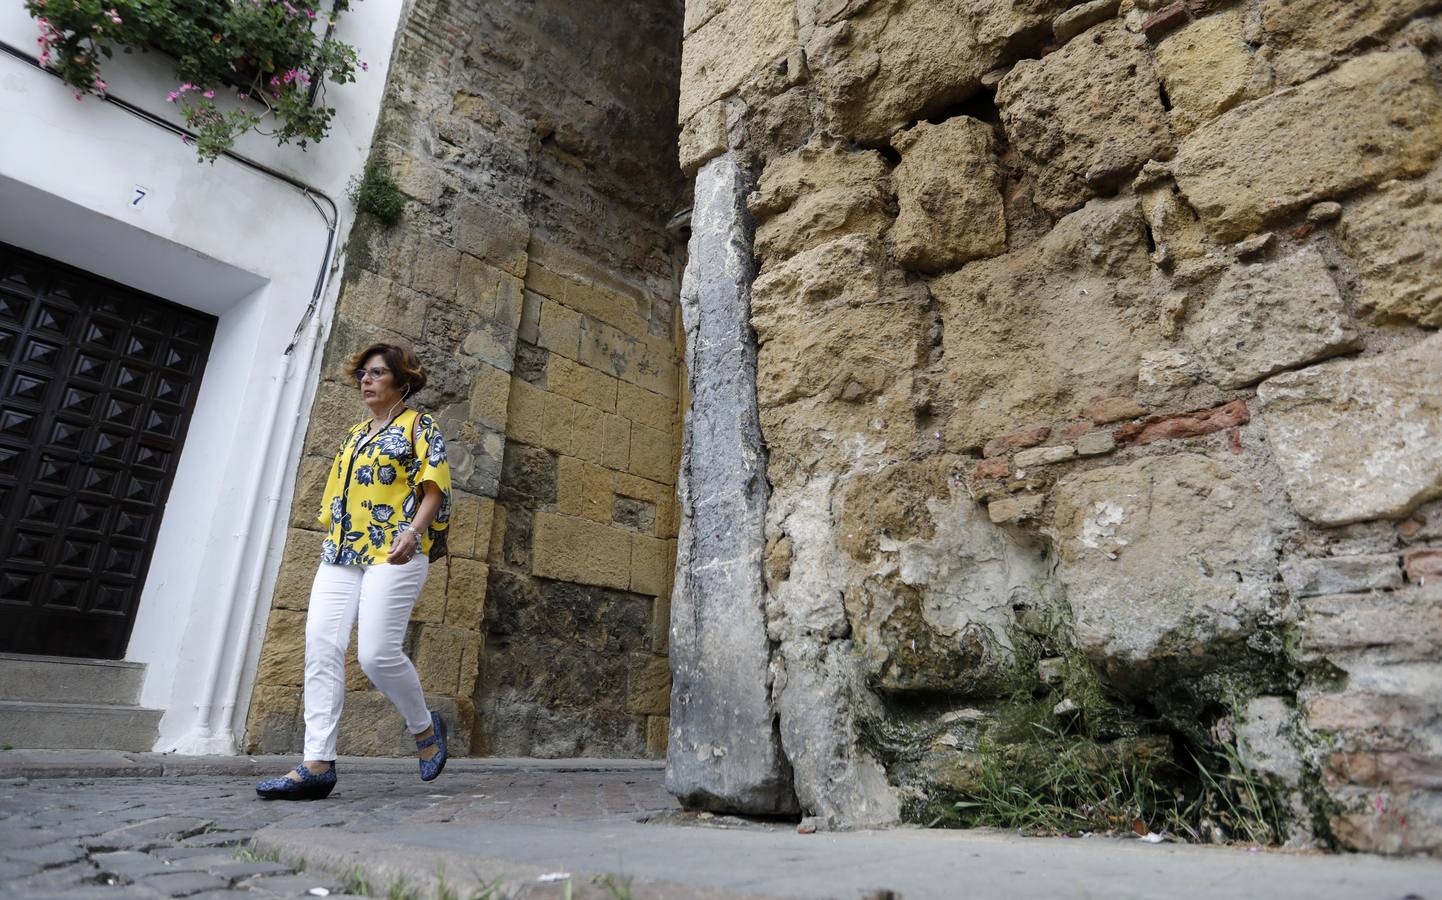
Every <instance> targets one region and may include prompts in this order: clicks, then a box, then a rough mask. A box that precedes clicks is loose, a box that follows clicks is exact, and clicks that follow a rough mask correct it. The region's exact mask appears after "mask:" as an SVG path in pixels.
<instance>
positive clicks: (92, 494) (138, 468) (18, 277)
mask: <svg viewBox="0 0 1442 900" xmlns="http://www.w3.org/2000/svg"><path fill="white" fill-rule="evenodd" d="M214 336H215V318H214V317H213V316H208V315H206V314H204V313H199V312H196V311H195V310H191V309H186V308H184V307H181V306H177V305H175V304H173V303H169V302H167V301H165V300H161V299H160V298H158V297H152V296H150V295H148V294H142V293H140V292H138V291H134V290H131V289H129V288H126V287H122V286H120V285H117V284H114V283H112V282H109V281H105V280H103V279H100V278H97V277H95V276H93V275H88V274H86V273H84V272H80V271H78V270H76V269H72V268H70V267H68V266H64V265H62V264H60V263H57V262H54V261H53V260H48V259H44V258H42V257H39V256H35V255H34V254H31V253H27V252H25V251H22V250H19V249H17V248H15V247H11V246H8V245H5V244H0V651H4V652H9V653H45V654H53V655H57V656H84V657H91V658H97V659H120V658H121V657H123V656H124V654H125V645H126V642H127V641H128V640H129V637H130V627H131V625H132V624H133V622H134V621H135V611H136V606H137V604H138V603H139V600H140V591H141V588H142V587H143V585H144V584H145V575H146V572H147V570H148V569H149V567H150V558H151V550H152V548H153V547H154V544H155V536H156V533H157V532H158V531H159V529H160V516H161V513H162V511H163V510H164V508H165V501H166V498H167V496H168V495H169V493H170V484H171V481H172V480H173V479H174V476H175V468H176V463H177V462H178V460H179V458H180V447H181V444H182V443H183V442H184V440H185V431H186V427H187V426H188V424H189V422H190V415H191V412H192V411H193V410H194V408H195V395H196V393H197V391H198V390H199V388H200V377H201V374H202V372H203V371H204V369H205V361H206V358H207V357H208V355H209V353H210V345H211V340H212V339H213V338H214Z"/></svg>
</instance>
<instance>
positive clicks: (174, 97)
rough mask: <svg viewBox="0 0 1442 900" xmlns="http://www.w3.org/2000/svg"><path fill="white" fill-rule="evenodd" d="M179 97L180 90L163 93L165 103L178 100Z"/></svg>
mask: <svg viewBox="0 0 1442 900" xmlns="http://www.w3.org/2000/svg"><path fill="white" fill-rule="evenodd" d="M179 99H180V91H171V92H170V93H168V94H166V95H165V102H166V103H174V102H175V101H177V100H179Z"/></svg>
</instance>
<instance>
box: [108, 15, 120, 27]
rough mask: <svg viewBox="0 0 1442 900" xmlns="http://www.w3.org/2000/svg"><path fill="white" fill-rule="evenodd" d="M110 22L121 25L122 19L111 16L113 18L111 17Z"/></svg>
mask: <svg viewBox="0 0 1442 900" xmlns="http://www.w3.org/2000/svg"><path fill="white" fill-rule="evenodd" d="M110 21H112V22H114V23H115V24H116V25H119V24H120V17H119V16H111V17H110Z"/></svg>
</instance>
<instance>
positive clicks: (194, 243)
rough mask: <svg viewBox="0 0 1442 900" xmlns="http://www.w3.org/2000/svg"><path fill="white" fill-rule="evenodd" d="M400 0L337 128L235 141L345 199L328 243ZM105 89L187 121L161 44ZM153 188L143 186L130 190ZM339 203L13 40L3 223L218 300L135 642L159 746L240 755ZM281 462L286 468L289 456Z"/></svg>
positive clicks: (361, 36) (335, 99) (393, 3)
mask: <svg viewBox="0 0 1442 900" xmlns="http://www.w3.org/2000/svg"><path fill="white" fill-rule="evenodd" d="M402 7H403V0H363V2H359V3H356V4H354V5H353V7H352V9H351V11H350V12H349V13H347V14H346V15H345V17H344V18H343V19H342V20H341V22H340V25H339V27H338V29H337V32H336V37H337V38H338V39H340V40H344V41H347V42H349V43H351V44H353V45H354V46H356V47H357V49H358V50H359V52H360V56H361V58H362V59H363V60H366V61H367V63H368V64H369V70H368V71H365V72H361V73H358V75H359V81H358V82H357V83H355V84H350V85H346V86H344V87H336V86H334V85H331V86H330V88H329V94H328V97H327V103H328V104H329V105H332V106H334V107H335V108H336V110H337V113H336V117H335V119H334V121H333V124H332V129H331V133H330V135H329V136H328V137H327V138H326V139H325V140H324V141H322V142H321V143H319V144H315V145H312V146H311V147H310V149H309V150H307V151H302V150H300V149H299V148H296V147H294V146H287V147H277V146H275V144H274V143H273V142H271V141H270V140H268V139H266V138H263V137H260V136H256V135H250V136H246V137H245V138H243V139H242V140H241V141H239V142H238V144H237V146H236V148H235V149H236V151H237V152H239V153H241V154H243V155H245V156H247V157H249V158H250V159H253V160H255V161H256V162H258V163H260V164H261V165H263V166H265V167H267V168H269V169H272V170H274V171H275V172H279V173H283V174H284V175H286V176H289V177H290V178H291V179H293V180H295V181H298V182H301V183H303V184H304V185H306V186H307V187H309V188H311V189H312V190H313V191H314V192H315V194H316V195H324V196H325V197H329V198H331V199H333V200H334V201H335V203H336V205H337V206H338V208H339V221H338V222H335V223H334V224H335V225H336V232H337V233H336V234H335V235H334V245H333V246H334V247H335V248H339V247H340V246H341V245H342V243H343V240H344V237H345V232H346V230H347V229H348V227H349V224H350V220H351V210H350V208H349V204H348V203H347V201H346V200H345V194H346V191H347V187H348V183H349V182H350V180H351V179H352V177H354V176H355V175H357V174H358V173H359V172H360V171H361V170H362V168H363V166H364V162H365V159H366V156H367V153H368V151H369V147H370V143H371V137H372V135H373V133H374V131H375V125H376V120H377V117H378V114H379V109H380V103H381V98H382V94H383V91H384V86H385V77H386V70H387V66H388V63H389V60H390V58H391V50H392V47H393V44H394V40H395V34H396V28H397V26H398V24H399V22H400V19H401V13H402ZM37 34H38V30H37V28H36V25H35V23H34V21H33V20H32V19H31V18H30V16H29V15H28V14H27V13H26V12H25V10H24V7H23V5H22V3H21V0H0V41H4V42H5V43H7V44H10V45H12V46H15V47H19V48H21V49H23V50H26V51H32V52H33V50H34V48H35V37H36V35H37ZM105 75H106V78H107V81H108V82H109V84H110V91H111V94H112V95H113V96H115V97H117V98H119V99H123V100H125V101H128V102H129V103H131V104H133V105H135V106H138V107H140V108H142V109H144V110H146V111H147V112H151V113H154V114H158V115H160V116H162V117H165V118H167V119H168V120H170V121H172V122H176V123H181V119H180V117H179V114H178V113H179V111H178V110H177V109H176V108H175V107H174V106H172V105H171V104H168V103H166V102H165V94H166V93H167V92H168V91H170V90H173V89H174V87H175V85H174V80H173V78H172V77H171V75H170V74H169V67H168V63H167V61H166V60H165V59H164V58H162V57H159V56H158V55H156V54H135V55H132V56H121V55H119V54H117V56H116V58H115V60H114V62H113V64H110V65H107V67H106V68H105ZM137 187H140V188H143V189H145V191H146V196H145V198H144V200H143V201H142V202H141V203H140V204H139V205H138V206H137V205H135V204H134V203H133V201H134V199H135V197H136V188H137ZM330 215H331V207H330V205H329V203H328V202H327V201H326V200H324V199H321V198H320V197H319V196H317V197H316V198H312V197H311V196H308V195H307V193H306V191H305V190H303V189H301V188H299V187H297V186H295V185H294V184H288V183H286V182H285V181H284V180H282V179H279V178H275V177H272V176H269V175H267V174H265V173H263V172H258V171H256V170H254V169H251V168H248V167H245V166H242V165H240V164H238V163H236V162H234V161H232V160H228V159H221V160H219V161H217V162H216V163H215V164H214V165H207V164H200V163H198V162H197V159H196V155H195V150H194V148H192V147H190V146H187V145H185V144H184V143H182V141H181V140H180V138H179V137H178V136H176V135H175V134H174V133H171V132H169V131H167V130H165V129H163V128H161V127H158V126H156V125H155V124H153V123H150V122H146V121H144V120H143V119H141V118H138V117H136V116H134V115H131V114H130V113H128V112H126V111H124V110H123V109H120V108H119V107H117V106H115V105H112V104H107V103H103V102H100V101H98V100H96V99H94V98H87V99H85V100H82V101H76V100H75V99H74V97H73V96H72V94H71V92H70V90H69V88H68V87H67V86H66V85H64V84H63V83H61V82H60V81H59V80H58V79H56V78H54V77H53V76H51V75H49V74H47V73H44V72H41V71H39V70H38V69H36V68H34V67H33V66H30V65H27V64H25V63H24V62H22V61H19V60H16V59H14V58H13V57H11V56H8V55H6V54H3V53H0V241H3V242H6V243H10V244H13V245H16V246H19V247H22V248H25V249H27V250H30V251H32V252H35V253H39V254H42V255H45V256H49V257H52V258H54V259H58V260H60V261H62V262H65V263H68V264H70V265H73V266H76V267H77V268H80V269H84V270H86V271H89V272H93V273H95V274H97V275H100V276H103V277H105V278H109V279H112V280H114V281H118V282H121V283H123V284H126V285H129V286H131V287H134V288H137V289H139V290H143V291H146V292H148V293H152V294H156V295H158V296H161V297H164V298H166V299H168V300H171V301H173V302H176V303H179V304H182V305H185V306H189V307H193V308H195V309H200V310H203V311H205V312H208V313H211V314H212V315H215V316H217V317H218V318H219V322H218V325H217V330H216V335H215V340H214V344H213V346H212V349H211V354H210V358H209V361H208V363H207V366H206V370H205V376H204V379H203V381H202V383H201V388H200V393H199V395H198V399H197V404H196V410H195V414H194V417H193V419H192V420H191V423H190V430H189V433H188V435H187V437H186V442H185V446H184V449H183V451H182V454H181V457H180V460H179V466H178V469H177V472H176V476H175V482H174V484H173V486H172V488H171V492H170V497H169V500H168V502H167V505H166V509H165V514H164V517H163V519H162V522H161V527H160V532H159V535H158V537H157V540H156V545H155V549H154V555H153V558H152V561H151V565H150V570H149V574H148V576H147V579H146V583H145V587H144V590H143V592H142V594H141V598H140V605H139V612H138V614H137V618H136V621H135V627H134V630H133V632H132V635H131V639H130V644H129V647H128V649H127V653H126V658H127V659H130V660H134V661H137V662H143V663H145V664H146V665H147V671H146V680H145V686H144V688H143V691H142V696H141V703H142V705H143V706H146V707H150V708H156V709H163V710H164V711H165V715H164V717H163V719H162V720H161V725H160V739H159V741H158V743H157V745H156V749H157V750H177V751H179V752H185V753H230V752H234V751H235V735H236V734H239V733H241V725H242V724H243V722H244V716H245V713H246V704H247V702H248V699H249V695H250V689H251V681H252V678H253V672H254V668H255V661H256V657H257V656H258V654H259V649H260V648H259V636H260V634H262V633H263V629H264V625H265V616H266V612H267V610H268V608H269V594H270V589H271V585H272V584H273V581H274V576H275V572H276V570H277V568H278V566H279V562H280V559H279V557H280V551H281V547H282V545H283V543H284V532H285V522H286V518H287V508H286V507H287V505H288V503H289V498H290V496H291V490H292V487H293V477H294V471H295V468H296V461H297V459H298V453H299V446H300V440H301V437H302V436H303V433H304V425H305V421H304V419H305V417H306V416H307V415H308V413H309V409H310V401H311V398H312V396H313V392H314V388H315V383H316V376H317V368H318V365H319V358H320V354H319V352H318V351H317V350H316V346H317V344H318V342H320V341H323V339H324V334H323V333H318V327H317V326H318V325H319V324H321V323H322V322H328V319H329V310H331V309H332V308H333V305H334V299H335V294H336V291H337V288H338V285H337V284H336V282H335V280H334V279H328V280H327V282H326V285H325V291H324V294H323V296H322V297H321V303H320V306H319V316H318V317H316V316H312V317H310V321H309V322H308V327H307V329H305V330H303V331H302V336H303V339H302V341H301V343H300V345H299V346H298V347H297V348H296V350H295V352H293V353H290V354H287V353H286V348H287V346H288V345H290V344H291V343H292V339H293V337H294V336H295V335H296V331H297V326H298V325H300V324H301V323H302V321H303V319H304V318H305V316H306V311H307V308H308V307H309V305H310V304H311V302H312V298H313V296H314V293H315V290H316V286H317V284H318V280H319V278H320V276H321V275H322V270H323V266H325V263H326V260H327V259H328V258H331V262H332V265H330V266H326V267H325V271H326V274H327V275H329V274H331V273H333V272H334V271H335V269H336V265H335V264H334V262H335V261H334V259H333V258H332V257H333V255H331V256H330V257H328V249H329V248H330V247H332V244H331V237H332V236H331V233H330V226H331V223H330V222H328V221H327V217H329V216H330ZM277 467H278V468H277Z"/></svg>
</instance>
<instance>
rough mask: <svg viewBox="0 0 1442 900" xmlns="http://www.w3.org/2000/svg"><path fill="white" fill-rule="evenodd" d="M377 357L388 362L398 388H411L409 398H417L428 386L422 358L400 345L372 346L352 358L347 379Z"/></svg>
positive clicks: (347, 371)
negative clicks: (369, 360) (367, 361)
mask: <svg viewBox="0 0 1442 900" xmlns="http://www.w3.org/2000/svg"><path fill="white" fill-rule="evenodd" d="M376 355H379V356H380V357H381V358H383V359H384V360H385V361H386V368H388V369H390V370H391V374H393V375H395V377H396V387H398V388H402V389H406V388H409V390H407V391H406V394H407V396H412V397H413V396H415V395H416V394H418V393H420V391H421V390H422V389H423V388H424V387H425V386H426V370H425V367H424V366H422V365H421V360H420V357H418V356H416V352H415V351H414V350H412V349H411V348H409V347H402V346H400V345H398V344H371V345H370V346H369V347H367V348H365V349H364V350H362V351H361V352H359V353H357V354H356V355H355V356H352V357H351V358H350V368H349V369H347V370H346V375H347V377H349V376H350V375H351V374H352V373H353V372H355V371H356V370H358V369H360V368H362V367H363V366H365V364H366V360H368V359H370V358H371V357H372V356H376Z"/></svg>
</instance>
